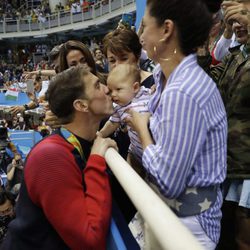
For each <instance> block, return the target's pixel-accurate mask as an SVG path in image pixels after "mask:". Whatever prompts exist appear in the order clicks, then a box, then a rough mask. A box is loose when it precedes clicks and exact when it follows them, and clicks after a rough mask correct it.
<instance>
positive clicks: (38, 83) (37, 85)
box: [34, 81, 42, 93]
mask: <svg viewBox="0 0 250 250" xmlns="http://www.w3.org/2000/svg"><path fill="white" fill-rule="evenodd" d="M41 87H42V81H35V83H34V90H35V92H37V93H38V92H39V91H40V90H41Z"/></svg>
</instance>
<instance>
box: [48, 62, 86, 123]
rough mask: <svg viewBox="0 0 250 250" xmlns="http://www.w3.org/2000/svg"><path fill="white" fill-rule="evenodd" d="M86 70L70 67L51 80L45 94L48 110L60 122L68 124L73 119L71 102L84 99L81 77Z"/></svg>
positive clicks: (79, 67) (80, 67) (83, 84)
mask: <svg viewBox="0 0 250 250" xmlns="http://www.w3.org/2000/svg"><path fill="white" fill-rule="evenodd" d="M88 72H89V71H88V70H86V69H84V67H82V66H76V67H71V68H69V69H67V70H64V71H63V72H61V73H59V74H57V75H56V76H55V77H53V78H52V80H51V81H50V84H49V88H48V90H47V92H46V100H48V102H49V108H50V110H51V111H52V112H53V113H54V114H55V115H56V116H57V117H58V118H60V120H61V121H62V123H63V124H66V123H69V122H71V121H72V120H73V117H74V113H75V112H74V107H73V102H74V101H75V100H76V99H80V98H83V97H84V93H85V83H84V80H83V77H84V76H85V75H87V74H88Z"/></svg>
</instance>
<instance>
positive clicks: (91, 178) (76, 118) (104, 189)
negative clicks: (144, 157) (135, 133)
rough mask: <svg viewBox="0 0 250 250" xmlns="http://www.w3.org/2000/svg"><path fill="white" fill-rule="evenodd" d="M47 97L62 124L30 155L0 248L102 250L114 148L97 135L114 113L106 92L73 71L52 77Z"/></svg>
mask: <svg viewBox="0 0 250 250" xmlns="http://www.w3.org/2000/svg"><path fill="white" fill-rule="evenodd" d="M47 99H48V102H49V107H50V109H51V111H52V112H53V113H54V114H55V115H56V116H57V117H58V118H60V119H61V120H63V123H64V125H63V127H62V128H61V129H60V130H58V131H57V133H55V134H53V135H51V136H49V137H47V138H45V139H44V140H42V141H41V142H40V143H38V144H37V145H36V146H35V147H34V148H33V149H32V151H31V152H30V154H29V155H28V157H27V160H26V164H25V169H24V181H23V183H22V185H21V190H20V197H19V200H18V204H17V209H16V219H15V220H13V221H12V223H11V224H10V225H9V231H8V233H7V236H6V240H5V241H4V242H3V245H2V246H1V249H18V250H21V249H25V250H29V249H32V250H34V249H46V250H48V249H53V250H56V249H60V250H62V249H85V250H87V249H98V250H99V249H105V248H106V235H107V231H108V228H109V223H110V217H111V193H110V186H109V179H108V175H107V173H106V164H105V160H104V158H103V156H104V154H105V152H106V150H107V148H108V147H114V148H116V144H115V142H114V141H113V140H111V139H103V138H99V137H97V138H96V131H97V130H98V128H99V123H100V121H101V120H102V119H103V118H105V117H106V116H109V115H111V113H112V112H113V107H112V102H111V98H110V96H109V95H108V88H107V87H106V86H104V85H102V84H101V83H100V81H99V79H98V78H97V77H96V76H95V75H93V74H92V73H90V72H89V71H87V70H85V69H84V68H82V67H73V68H70V69H68V70H66V71H64V72H62V73H60V74H58V75H57V76H56V77H55V78H53V79H52V81H51V83H50V86H49V89H48V92H47Z"/></svg>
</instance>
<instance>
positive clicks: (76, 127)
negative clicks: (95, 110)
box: [63, 117, 100, 141]
mask: <svg viewBox="0 0 250 250" xmlns="http://www.w3.org/2000/svg"><path fill="white" fill-rule="evenodd" d="M99 125H100V122H99V121H93V120H91V119H89V117H85V118H80V119H74V121H73V122H71V123H68V124H66V125H63V127H64V128H66V129H67V130H69V131H70V132H71V133H73V134H75V135H77V136H79V137H81V138H83V139H85V140H87V141H93V140H94V139H95V137H96V132H97V130H98V129H99Z"/></svg>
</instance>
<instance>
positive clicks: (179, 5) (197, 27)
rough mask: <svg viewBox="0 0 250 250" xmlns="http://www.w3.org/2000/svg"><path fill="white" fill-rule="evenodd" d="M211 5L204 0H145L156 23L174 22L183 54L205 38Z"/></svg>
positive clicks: (206, 36)
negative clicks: (167, 20)
mask: <svg viewBox="0 0 250 250" xmlns="http://www.w3.org/2000/svg"><path fill="white" fill-rule="evenodd" d="M215 1H216V0H215ZM208 2H209V1H208ZM211 6H212V5H211ZM211 6H208V5H207V4H206V1H205V0H160V1H159V0H147V7H148V9H149V13H150V15H151V16H153V17H154V18H155V19H156V21H157V23H158V25H162V24H163V23H164V21H165V20H166V19H170V20H172V21H173V22H174V23H175V25H176V26H177V29H178V35H179V42H180V46H181V49H182V52H183V53H184V54H185V55H189V54H191V53H194V52H195V51H196V50H197V48H198V47H199V46H201V45H203V44H204V43H205V41H206V40H207V38H208V35H209V32H210V29H211V27H212V13H211V11H212V9H211V8H210V9H209V7H211Z"/></svg>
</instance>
